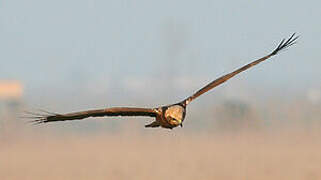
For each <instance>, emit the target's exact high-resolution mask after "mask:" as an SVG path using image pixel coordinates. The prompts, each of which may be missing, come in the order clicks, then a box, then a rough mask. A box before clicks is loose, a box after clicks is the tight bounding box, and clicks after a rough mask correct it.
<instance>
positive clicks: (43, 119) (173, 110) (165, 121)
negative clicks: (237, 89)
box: [28, 33, 299, 129]
mask: <svg viewBox="0 0 321 180" xmlns="http://www.w3.org/2000/svg"><path fill="white" fill-rule="evenodd" d="M298 37H299V36H297V35H296V33H293V34H292V35H291V36H290V37H289V38H288V39H282V40H281V42H280V43H279V44H278V46H277V47H276V48H275V49H274V50H273V51H272V52H271V53H270V54H268V55H266V56H264V57H262V58H260V59H257V60H254V61H252V62H251V63H249V64H246V65H244V66H242V67H241V68H238V69H236V70H235V71H233V72H231V73H228V74H225V75H223V76H221V77H219V78H217V79H215V80H213V81H212V82H210V83H209V84H207V85H206V86H204V87H202V88H201V89H199V90H198V91H196V92H195V93H194V94H192V95H191V96H189V97H187V98H185V99H184V100H182V101H179V102H177V103H174V104H170V105H165V106H159V107H156V108H140V107H111V108H104V109H94V110H87V111H79V112H73V113H66V114H58V113H52V112H48V111H44V110H42V112H43V113H34V112H28V114H29V115H30V114H31V115H32V117H31V118H33V119H32V120H31V122H33V123H35V124H41V123H49V122H57V121H71V120H82V119H85V118H89V117H103V116H147V117H152V118H154V121H153V122H151V123H149V124H146V125H145V127H146V128H157V127H162V128H167V129H173V128H175V127H178V126H181V127H183V122H184V119H185V116H186V107H187V105H189V104H190V103H191V102H192V101H193V100H195V99H196V98H198V97H199V96H200V95H202V94H204V93H206V92H208V91H210V90H211V89H213V88H215V87H217V86H218V85H220V84H222V83H224V82H226V81H227V80H229V79H230V78H232V77H234V76H235V75H237V74H239V73H241V72H243V71H245V70H247V69H249V68H251V67H253V66H255V65H257V64H259V63H261V62H263V61H265V60H267V59H269V58H271V57H272V56H275V55H277V54H278V53H279V52H280V51H282V50H284V49H286V48H288V47H290V46H292V45H294V44H296V40H297V39H298ZM44 113H45V114H44Z"/></svg>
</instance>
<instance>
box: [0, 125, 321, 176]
mask: <svg viewBox="0 0 321 180" xmlns="http://www.w3.org/2000/svg"><path fill="white" fill-rule="evenodd" d="M23 136H24V137H22V136H21V137H15V138H13V137H6V138H5V137H4V138H2V139H1V142H0V179H2V180H7V179H8V180H16V179H17V180H18V179H19V180H21V179H33V180H34V179H46V180H50V179H229V180H230V179H253V180H257V179H269V180H270V179H291V180H295V179H298V180H299V179H300V180H302V179H309V180H310V179H311V180H313V179H321V141H320V138H321V133H320V132H318V131H316V132H314V131H305V132H302V131H283V132H282V133H280V132H277V133H271V132H269V133H262V132H260V133H259V132H256V133H248V132H247V133H245V131H243V132H239V133H234V134H233V135H232V134H193V133H188V134H185V132H184V131H183V130H176V131H175V130H174V131H172V132H171V131H167V130H156V131H149V130H148V131H144V132H140V133H127V134H126V133H117V134H100V135H97V134H95V135H92V134H91V135H90V134H89V135H88V134H87V135H75V134H74V135H71V134H69V135H64V136H63V135H60V136H57V135H49V134H44V135H40V133H39V134H38V135H37V134H33V135H28V136H26V135H23Z"/></svg>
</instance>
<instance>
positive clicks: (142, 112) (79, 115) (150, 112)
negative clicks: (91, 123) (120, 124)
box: [27, 107, 157, 123]
mask: <svg viewBox="0 0 321 180" xmlns="http://www.w3.org/2000/svg"><path fill="white" fill-rule="evenodd" d="M27 113H28V112H27ZM46 113H47V114H48V115H43V114H39V113H28V114H31V115H32V116H33V117H31V118H34V119H35V120H33V121H32V122H34V123H47V122H53V121H69V120H80V119H84V118H88V117H102V116H150V117H156V114H157V112H156V111H155V110H154V109H149V108H133V107H114V108H106V109H97V110H89V111H80V112H74V113H67V114H55V113H49V112H46Z"/></svg>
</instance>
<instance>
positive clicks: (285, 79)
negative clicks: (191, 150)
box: [0, 0, 321, 101]
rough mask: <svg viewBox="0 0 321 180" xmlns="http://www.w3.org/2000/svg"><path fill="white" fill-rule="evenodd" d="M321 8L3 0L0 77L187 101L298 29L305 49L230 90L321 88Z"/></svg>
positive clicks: (29, 84)
mask: <svg viewBox="0 0 321 180" xmlns="http://www.w3.org/2000/svg"><path fill="white" fill-rule="evenodd" d="M320 7H321V2H320V1H317V0H314V1H298V0H296V1H293V0H291V1H290V0H284V1H280V0H270V1H263V0H255V1H253V0H243V1H228V0H224V1H223V0H222V1H214V0H199V1H186V0H184V1H183V0H179V1H172V0H162V1H150V0H136V1H125V0H96V1H95V0H55V1H52V0H50V1H49V0H29V1H25V0H4V1H2V2H1V3H0V78H1V79H17V80H21V81H22V82H23V84H24V86H25V90H26V93H25V94H26V96H27V97H28V96H29V97H31V96H32V97H34V96H39V98H42V97H45V96H48V95H54V96H57V97H59V96H62V97H63V96H69V95H75V96H76V97H74V99H75V101H76V99H79V96H80V95H81V96H88V95H90V96H95V95H97V96H100V95H102V96H104V97H113V96H123V97H124V96H125V97H131V96H135V95H141V96H145V97H146V98H150V97H153V95H154V93H157V94H162V93H163V94H164V93H167V94H168V92H176V93H174V94H171V95H169V97H167V98H173V97H176V98H177V99H178V98H182V97H183V96H185V95H188V94H189V93H191V92H193V91H195V90H196V89H197V88H198V87H199V86H201V85H204V84H205V83H207V82H209V81H211V80H213V79H214V78H216V77H218V76H219V75H222V74H224V73H227V72H229V71H231V70H233V69H235V68H237V67H239V66H241V65H243V64H245V63H247V62H249V61H251V60H253V59H255V58H258V57H261V56H263V55H265V54H267V53H269V52H270V51H271V50H273V49H274V48H275V47H276V46H277V44H278V43H279V41H280V40H281V39H282V38H286V37H288V36H290V35H291V33H293V32H297V33H298V34H299V35H300V36H301V37H300V39H299V41H298V44H297V45H295V46H294V47H291V48H290V49H289V50H288V51H284V52H282V53H281V54H280V55H278V56H277V57H274V58H273V59H272V61H270V62H265V63H264V64H260V65H259V66H258V67H255V68H254V69H251V70H250V71H248V72H246V73H243V74H242V75H241V76H239V77H238V78H236V79H234V80H232V81H230V82H229V83H230V84H229V85H228V87H230V88H231V87H234V88H240V89H246V88H252V89H253V87H259V88H261V89H268V90H267V91H278V90H280V91H281V90H282V91H283V92H284V93H288V92H292V91H296V90H297V91H303V92H304V91H305V90H306V89H310V88H320V84H321V73H320V67H321V59H320V57H321V51H320V50H321V43H320V42H321V25H320V21H319V19H320V17H321V11H320ZM166 79H171V80H170V81H169V82H164V84H159V85H153V82H154V81H155V80H157V81H164V80H166ZM176 84H178V85H176ZM226 86H227V85H226ZM155 91H156V92H155ZM177 92H179V93H177ZM238 92H243V91H238ZM180 93H182V95H180V96H178V94H180ZM177 99H176V100H177ZM135 100H136V99H133V101H135ZM165 100H167V99H166V98H165V99H164V101H165Z"/></svg>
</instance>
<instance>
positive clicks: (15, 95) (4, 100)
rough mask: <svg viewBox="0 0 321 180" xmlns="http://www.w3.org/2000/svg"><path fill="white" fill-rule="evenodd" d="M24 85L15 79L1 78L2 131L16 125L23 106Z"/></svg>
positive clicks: (0, 127) (0, 107) (0, 123)
mask: <svg viewBox="0 0 321 180" xmlns="http://www.w3.org/2000/svg"><path fill="white" fill-rule="evenodd" d="M22 96H23V87H22V84H21V82H19V81H15V80H0V132H4V131H7V130H8V129H9V127H16V126H17V125H18V124H19V123H17V116H18V114H19V112H20V110H21V108H22Z"/></svg>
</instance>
